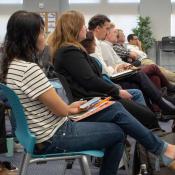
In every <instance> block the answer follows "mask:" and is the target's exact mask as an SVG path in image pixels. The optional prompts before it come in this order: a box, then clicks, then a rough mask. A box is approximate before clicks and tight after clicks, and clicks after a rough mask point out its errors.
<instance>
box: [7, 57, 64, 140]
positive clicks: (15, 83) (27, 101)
mask: <svg viewBox="0 0 175 175" xmlns="http://www.w3.org/2000/svg"><path fill="white" fill-rule="evenodd" d="M7 85H8V86H9V87H10V88H11V89H13V90H14V91H15V93H16V94H17V96H18V97H19V99H20V102H21V104H22V105H23V107H24V111H25V115H26V117H27V122H28V125H29V128H30V130H31V132H32V133H34V134H35V136H36V139H37V143H41V142H44V141H46V140H48V139H49V138H50V137H52V136H53V135H54V133H55V132H56V131H57V129H58V128H59V127H60V126H61V125H62V124H63V123H64V122H65V121H66V120H67V117H63V118H62V117H57V116H55V115H54V114H52V112H51V111H50V110H49V109H48V108H47V107H46V106H45V105H44V104H43V103H41V102H40V101H39V100H38V96H39V95H41V94H42V93H44V92H46V91H47V90H48V89H50V88H52V85H51V84H50V82H49V81H48V79H47V77H46V76H45V74H44V73H43V71H42V70H41V69H40V67H39V66H38V65H37V64H35V63H30V62H26V61H21V60H17V59H15V60H14V61H12V63H11V64H10V66H9V70H8V74H7Z"/></svg>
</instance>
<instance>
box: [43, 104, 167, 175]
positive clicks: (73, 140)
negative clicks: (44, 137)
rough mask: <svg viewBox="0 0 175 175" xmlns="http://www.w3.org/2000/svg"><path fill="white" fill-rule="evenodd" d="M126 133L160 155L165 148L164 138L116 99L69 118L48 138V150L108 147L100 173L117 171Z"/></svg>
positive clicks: (109, 173) (46, 150) (113, 173)
mask: <svg viewBox="0 0 175 175" xmlns="http://www.w3.org/2000/svg"><path fill="white" fill-rule="evenodd" d="M124 133H125V134H128V135H130V136H131V137H133V138H135V139H136V140H137V141H138V142H140V143H141V144H142V145H143V146H144V147H145V148H146V149H148V150H149V151H150V152H152V153H154V154H156V155H160V154H161V153H162V152H163V147H164V142H163V141H162V140H160V139H159V138H158V137H156V136H154V135H153V134H152V132H151V131H150V130H148V129H146V128H145V127H144V126H143V125H141V124H140V123H139V122H138V121H137V120H136V119H135V118H134V117H133V116H132V115H131V114H130V113H129V112H128V111H126V110H125V108H124V107H123V106H122V105H121V104H120V103H119V102H116V103H115V104H113V105H112V106H110V107H108V108H106V109H104V110H102V111H100V112H98V113H96V114H94V115H92V116H91V117H88V118H86V119H84V120H82V121H81V122H71V121H68V122H66V123H65V124H64V125H63V126H62V127H61V128H60V129H58V131H57V132H56V133H55V135H54V136H53V137H52V138H50V139H49V140H48V141H46V146H45V148H46V149H45V150H44V153H55V152H66V151H81V150H88V149H102V148H105V156H104V161H103V164H102V167H101V169H100V175H116V173H117V168H118V164H119V162H120V159H121V156H122V154H123V144H124V143H123V141H124V138H125V136H124V135H125V134H124ZM44 144H45V143H44Z"/></svg>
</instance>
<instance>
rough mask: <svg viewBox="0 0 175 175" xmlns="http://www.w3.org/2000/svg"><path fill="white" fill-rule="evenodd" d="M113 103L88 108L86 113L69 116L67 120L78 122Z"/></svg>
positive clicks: (108, 102) (107, 102)
mask: <svg viewBox="0 0 175 175" xmlns="http://www.w3.org/2000/svg"><path fill="white" fill-rule="evenodd" d="M114 103H115V101H104V102H103V103H100V102H99V104H96V105H95V106H93V107H92V108H90V109H89V110H88V111H86V112H82V113H80V114H77V115H71V116H69V118H70V119H71V120H73V121H79V120H82V119H84V118H86V117H89V116H91V115H93V114H95V113H97V112H99V111H101V110H103V109H105V108H107V107H109V106H111V105H112V104H114Z"/></svg>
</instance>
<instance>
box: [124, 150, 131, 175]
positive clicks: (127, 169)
mask: <svg viewBox="0 0 175 175" xmlns="http://www.w3.org/2000/svg"><path fill="white" fill-rule="evenodd" d="M128 161H129V160H128V157H127V154H126V150H125V151H124V153H123V163H124V166H125V171H126V174H127V175H130V172H129V164H128Z"/></svg>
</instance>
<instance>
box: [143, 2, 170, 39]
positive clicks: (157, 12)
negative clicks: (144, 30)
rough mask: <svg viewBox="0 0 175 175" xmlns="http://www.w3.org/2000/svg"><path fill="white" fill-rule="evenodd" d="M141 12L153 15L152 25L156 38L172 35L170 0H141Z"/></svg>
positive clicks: (144, 14)
mask: <svg viewBox="0 0 175 175" xmlns="http://www.w3.org/2000/svg"><path fill="white" fill-rule="evenodd" d="M140 14H141V16H150V17H151V27H152V31H153V34H154V37H155V38H156V40H161V38H162V36H169V35H171V1H170V0H141V3H140Z"/></svg>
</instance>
